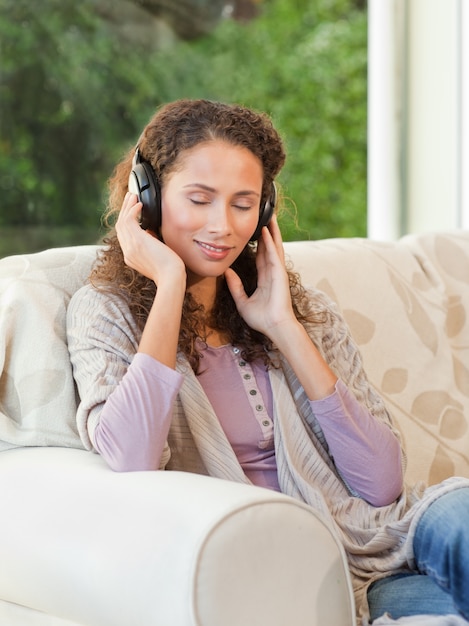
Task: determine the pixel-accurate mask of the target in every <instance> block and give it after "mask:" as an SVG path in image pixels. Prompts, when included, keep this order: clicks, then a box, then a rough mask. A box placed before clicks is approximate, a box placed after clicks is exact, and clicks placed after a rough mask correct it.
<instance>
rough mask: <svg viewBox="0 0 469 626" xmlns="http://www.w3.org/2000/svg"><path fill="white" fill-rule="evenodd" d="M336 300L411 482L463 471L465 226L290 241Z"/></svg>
mask: <svg viewBox="0 0 469 626" xmlns="http://www.w3.org/2000/svg"><path fill="white" fill-rule="evenodd" d="M287 252H288V255H289V256H290V258H291V259H292V260H293V261H294V263H295V267H296V269H297V270H299V271H300V273H301V275H302V278H303V281H304V282H305V283H306V284H309V285H311V286H315V287H317V288H319V289H322V290H323V291H325V292H326V293H328V294H329V295H330V296H331V297H332V298H333V299H334V300H335V301H336V302H337V303H338V305H339V308H340V309H341V311H342V313H343V315H344V317H345V319H346V320H347V322H348V324H349V326H350V329H351V332H352V335H353V336H354V338H355V340H356V342H357V343H358V345H359V347H360V350H361V352H362V355H363V360H364V364H365V369H366V371H367V372H368V375H369V378H370V380H371V382H372V383H373V384H374V385H375V387H376V388H377V389H378V390H379V391H380V393H381V395H382V396H383V397H384V400H385V402H386V404H387V406H388V409H389V411H390V412H391V414H392V415H393V416H394V418H395V420H396V422H397V425H398V426H399V428H400V430H401V432H402V435H403V441H404V445H405V448H406V451H407V456H408V469H407V480H408V482H410V483H414V482H416V481H418V480H424V481H425V482H427V483H430V484H434V483H436V482H439V481H440V480H442V479H444V478H446V477H449V476H452V475H464V476H467V477H469V232H465V231H456V232H448V233H439V234H434V233H429V234H420V235H408V236H406V237H403V238H402V239H401V240H399V241H397V242H392V243H389V242H378V241H371V240H368V239H331V240H323V241H317V242H294V243H291V244H287Z"/></svg>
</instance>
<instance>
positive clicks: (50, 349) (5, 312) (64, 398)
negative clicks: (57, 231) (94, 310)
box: [0, 246, 96, 450]
mask: <svg viewBox="0 0 469 626" xmlns="http://www.w3.org/2000/svg"><path fill="white" fill-rule="evenodd" d="M95 257H96V246H78V247H69V248H56V249H51V250H46V251H45V252H39V253H37V254H25V255H18V256H11V257H7V258H4V259H2V260H0V450H6V449H8V448H11V447H17V446H47V445H48V446H68V447H76V448H80V447H82V443H81V441H80V437H79V435H78V432H77V428H76V422H75V414H76V403H77V398H76V393H75V386H74V383H73V376H72V369H71V365H70V361H69V358H68V350H67V343H66V335H65V312H66V307H67V305H68V302H69V300H70V297H71V295H72V294H73V293H74V292H75V291H76V290H77V289H78V288H79V287H80V286H81V285H83V284H84V283H85V281H86V279H87V277H88V275H89V273H90V267H91V265H92V262H93V260H94V259H95Z"/></svg>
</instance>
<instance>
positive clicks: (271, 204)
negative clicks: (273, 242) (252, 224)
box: [250, 183, 277, 241]
mask: <svg viewBox="0 0 469 626" xmlns="http://www.w3.org/2000/svg"><path fill="white" fill-rule="evenodd" d="M276 204H277V187H276V186H275V183H272V190H271V194H270V197H269V198H268V199H267V201H266V203H265V204H264V208H263V209H262V210H261V212H260V214H259V221H258V223H257V226H256V230H255V231H254V234H253V236H252V237H251V239H250V241H257V240H258V239H259V237H260V236H261V233H262V229H263V228H264V226H267V225H268V224H269V222H270V220H271V219H272V215H273V214H274V211H275V205H276Z"/></svg>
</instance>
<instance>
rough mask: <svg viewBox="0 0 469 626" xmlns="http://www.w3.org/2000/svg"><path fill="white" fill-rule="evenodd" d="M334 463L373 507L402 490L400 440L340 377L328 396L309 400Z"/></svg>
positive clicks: (387, 500)
mask: <svg viewBox="0 0 469 626" xmlns="http://www.w3.org/2000/svg"><path fill="white" fill-rule="evenodd" d="M311 406H312V409H313V412H314V415H315V416H316V418H317V420H318V421H319V423H320V425H321V428H322V430H323V432H324V436H325V437H326V440H327V443H328V445H329V451H330V454H331V456H332V457H333V458H334V462H335V465H336V467H337V469H338V470H339V472H340V473H341V475H342V477H343V478H344V480H345V481H346V483H347V484H348V485H349V487H351V488H352V489H353V490H354V491H356V492H357V493H358V494H359V495H360V496H361V497H362V498H364V499H365V500H367V502H370V503H371V504H373V505H374V506H384V505H386V504H389V503H390V502H393V501H394V500H395V499H396V498H397V497H398V496H399V495H400V493H401V492H402V488H403V468H402V452H401V447H400V443H399V441H398V439H397V437H396V436H395V435H394V433H393V432H392V430H391V429H390V428H389V426H388V425H387V424H386V423H384V422H382V421H380V420H378V419H376V418H375V417H374V416H373V415H372V414H371V413H370V411H369V410H368V409H367V408H366V407H364V406H363V405H362V404H360V403H359V402H358V401H357V399H356V398H355V396H354V395H353V393H352V392H351V391H350V389H348V388H347V387H346V385H345V384H344V383H343V382H342V381H341V380H339V381H338V382H337V385H336V391H335V392H334V393H333V394H332V395H331V396H329V397H327V398H325V399H323V400H319V401H316V402H311Z"/></svg>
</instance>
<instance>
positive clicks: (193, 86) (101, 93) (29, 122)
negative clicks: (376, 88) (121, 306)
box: [0, 0, 366, 243]
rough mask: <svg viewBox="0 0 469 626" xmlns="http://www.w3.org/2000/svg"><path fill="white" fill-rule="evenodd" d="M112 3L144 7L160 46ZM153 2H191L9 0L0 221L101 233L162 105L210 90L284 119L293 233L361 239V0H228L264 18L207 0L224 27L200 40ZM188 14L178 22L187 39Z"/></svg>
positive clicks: (1, 25)
mask: <svg viewBox="0 0 469 626" xmlns="http://www.w3.org/2000/svg"><path fill="white" fill-rule="evenodd" d="M111 4H112V6H113V7H116V6H126V7H127V9H128V10H131V9H129V7H130V6H131V5H132V4H133V5H139V7H137V9H138V11H142V10H145V11H146V13H145V15H147V21H148V23H151V24H152V27H153V28H154V32H155V36H156V33H159V35H158V36H161V39H160V40H159V42H160V44H161V45H155V42H154V41H153V40H152V38H151V37H150V38H149V37H147V36H143V35H142V32H143V31H138V30H132V29H130V30H128V29H127V30H126V29H125V28H124V26H126V27H127V26H129V25H132V24H134V22H133V21H132V20H131V19H129V20H123V19H121V21H120V22H118V23H115V22H113V19H119V18H118V12H117V11H116V12H114V13H112V14H111V13H110V12H109V11H107V13H106V7H108V8H109V6H111ZM157 4H159V5H160V9H161V7H163V6H167V7H170V8H171V10H172V11H173V15H174V14H175V13H174V11H175V10H176V9H175V5H181V6H184V7H185V8H186V12H187V10H188V7H189V6H190V2H189V0H184V1H183V2H180V3H178V2H171V1H170V0H166V2H165V1H164V0H162V2H159V3H157V2H150V0H145V1H143V0H115V2H112V3H110V0H81V1H80V2H79V3H74V2H71V1H68V2H67V1H65V2H64V0H41V5H42V6H41V11H38V10H37V7H36V5H35V4H34V3H31V2H30V0H0V46H1V48H0V55H1V63H0V67H1V70H0V71H1V74H0V123H1V138H0V193H1V194H2V210H1V213H0V226H1V225H14V224H17V225H22V226H24V225H25V224H26V225H27V224H29V225H41V224H43V225H66V224H70V225H75V226H77V225H81V226H83V225H89V226H90V227H91V228H92V229H95V228H96V229H97V228H98V225H99V218H100V214H101V211H102V207H103V195H104V192H105V182H106V179H107V178H108V176H109V175H110V173H111V169H112V167H113V165H114V163H115V162H116V160H117V159H118V158H119V156H120V154H121V153H122V152H123V151H124V150H125V149H127V148H128V147H129V146H130V145H134V144H135V141H136V139H137V137H138V133H139V131H140V129H141V127H142V126H143V125H144V124H145V123H146V121H147V120H148V118H149V117H150V115H151V114H152V113H153V112H154V110H155V108H156V107H157V106H158V105H159V104H161V103H163V102H165V101H168V100H173V99H175V98H178V97H208V98H213V99H220V100H226V101H232V102H233V101H236V102H241V103H244V104H247V105H249V106H253V107H255V108H257V109H259V110H266V111H267V112H269V113H270V114H271V115H272V117H273V118H274V121H275V123H276V125H277V126H278V127H279V128H280V130H281V132H282V134H283V136H284V138H285V141H286V145H287V149H288V153H289V157H288V161H287V165H286V167H285V170H284V172H283V174H282V177H281V182H282V183H283V187H284V191H285V194H286V195H288V196H290V197H291V198H293V200H294V202H295V204H296V206H297V209H298V223H299V230H297V229H295V227H294V226H293V224H292V222H291V221H289V220H284V230H285V232H286V235H287V238H303V237H312V238H319V237H327V236H346V235H363V234H365V224H366V11H364V10H363V9H362V8H361V7H360V6H359V5H360V4H361V3H360V2H358V3H357V0H355V1H352V0H315V2H311V1H310V0H296V1H295V2H293V3H292V2H291V0H270V2H268V1H267V0H264V2H263V3H262V4H259V3H256V1H255V0H252V1H250V0H244V4H243V3H242V1H241V0H238V2H237V3H231V4H232V5H233V7H234V14H235V16H236V17H242V15H244V16H248V17H249V16H250V15H251V16H252V14H253V13H255V11H254V12H252V11H251V9H252V7H255V6H257V7H262V11H259V9H258V11H257V12H258V13H259V15H258V17H256V19H251V20H247V21H246V20H244V21H235V20H232V19H221V21H220V17H219V14H220V8H221V7H222V5H224V3H223V2H222V1H221V0H216V1H215V2H213V3H210V2H206V3H205V5H207V6H205V9H204V10H208V8H207V7H208V5H209V4H212V8H211V10H214V7H215V8H216V11H217V12H218V13H216V12H214V13H213V15H214V18H213V19H214V22H213V23H216V24H217V26H216V28H214V30H213V31H211V32H210V33H209V34H205V35H204V36H200V32H199V31H197V32H198V35H199V36H198V38H197V39H195V40H191V41H181V40H180V39H179V38H178V37H174V38H171V37H170V35H168V30H164V28H163V29H162V30H161V31H158V29H157V28H156V26H155V24H154V23H153V22H152V21H151V20H152V19H156V17H155V15H154V14H155V7H156V5H157ZM203 4H204V3H201V2H200V1H199V2H194V1H193V2H192V6H194V5H199V6H202V5H203ZM150 5H152V6H153V9H152V14H150V13H149V12H148V8H149V7H150ZM98 7H99V8H98ZM142 7H143V8H142ZM243 7H244V8H243ZM246 7H248V8H246ZM249 7H250V8H249ZM134 8H135V7H134ZM241 9H242V10H241ZM122 10H123V9H122ZM243 11H244V13H243ZM250 11H251V13H250ZM156 12H157V11H156ZM106 15H107V17H106ZM139 15H140V14H139ZM217 15H218V17H216V16H217ZM111 18H113V19H111ZM165 19H166V20H168V19H169V20H170V19H173V18H168V17H166V18H165ZM137 22H138V23H141V20H140V21H139V20H137ZM189 22H190V20H187V21H186V22H185V23H186V26H182V25H181V26H180V28H181V29H182V30H181V31H180V32H181V33H183V32H186V35H185V36H189V34H188V33H187V30H188V29H187V24H188V23H189ZM166 29H167V27H166ZM189 30H190V29H189ZM151 32H153V30H152V31H151ZM193 32H195V29H194V31H193ZM125 33H127V34H125ZM165 37H167V38H166V39H165ZM77 243H79V242H77Z"/></svg>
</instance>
